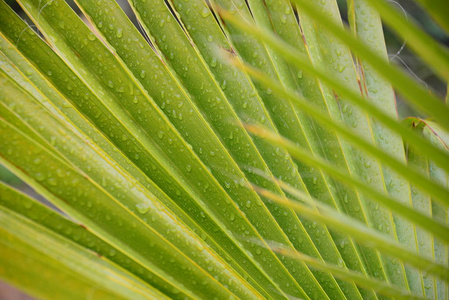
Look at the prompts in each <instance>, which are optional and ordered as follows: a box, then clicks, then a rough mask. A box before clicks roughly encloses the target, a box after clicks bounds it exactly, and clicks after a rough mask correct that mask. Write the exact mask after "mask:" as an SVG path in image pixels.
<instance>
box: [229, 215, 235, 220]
mask: <svg viewBox="0 0 449 300" xmlns="http://www.w3.org/2000/svg"><path fill="white" fill-rule="evenodd" d="M229 220H231V222H234V220H235V214H234V213H232V214H231V216H230V217H229Z"/></svg>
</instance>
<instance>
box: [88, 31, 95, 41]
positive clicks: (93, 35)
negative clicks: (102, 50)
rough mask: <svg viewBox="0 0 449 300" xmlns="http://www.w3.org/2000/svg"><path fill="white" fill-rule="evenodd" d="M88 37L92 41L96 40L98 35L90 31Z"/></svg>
mask: <svg viewBox="0 0 449 300" xmlns="http://www.w3.org/2000/svg"><path fill="white" fill-rule="evenodd" d="M87 38H88V39H89V40H91V41H95V39H96V36H95V34H94V33H93V32H89V34H88V35H87Z"/></svg>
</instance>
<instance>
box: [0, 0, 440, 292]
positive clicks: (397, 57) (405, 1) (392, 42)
mask: <svg viewBox="0 0 449 300" xmlns="http://www.w3.org/2000/svg"><path fill="white" fill-rule="evenodd" d="M337 1H338V4H339V6H340V10H341V14H342V18H343V19H344V20H347V17H346V14H347V11H346V0H337ZM387 1H388V2H391V5H392V6H394V7H396V8H397V9H399V10H400V11H402V12H403V14H404V15H405V16H406V17H407V18H409V19H414V20H416V21H417V22H418V23H419V24H420V25H421V26H422V28H423V29H424V30H425V31H426V32H428V33H429V34H430V35H431V36H433V37H434V38H435V39H436V40H438V41H440V42H441V43H442V44H445V45H446V46H449V36H448V35H446V34H445V33H444V32H443V31H442V30H441V29H440V28H439V27H438V26H437V25H436V24H435V22H433V20H432V19H431V18H430V17H429V16H428V15H426V14H425V13H424V12H423V11H422V10H421V9H420V7H419V6H418V5H416V4H415V3H414V2H413V1H412V0H398V1H389V0H387ZM6 2H7V3H8V4H9V5H10V6H11V7H12V8H13V9H14V10H15V11H16V12H17V13H18V14H19V15H20V16H21V17H22V18H24V19H25V20H26V21H27V22H28V24H30V25H31V24H32V22H31V21H30V19H29V18H27V17H26V15H25V13H24V12H23V11H22V9H21V8H20V6H19V5H18V4H17V3H16V2H15V0H6ZM67 2H68V3H69V4H70V5H71V7H72V8H73V9H74V10H75V11H76V12H77V13H78V14H79V15H81V13H80V11H79V9H78V8H77V7H76V5H75V4H74V2H73V0H67ZM117 2H118V3H119V4H120V5H121V6H122V8H123V9H124V11H125V12H126V13H127V14H128V16H129V17H130V19H131V20H132V21H133V23H134V24H135V25H136V27H137V28H138V26H137V23H136V18H135V16H134V14H133V12H132V10H131V8H130V7H129V5H128V3H127V2H126V0H117ZM32 27H33V26H32ZM384 29H385V40H386V44H387V51H388V54H389V57H390V61H391V62H392V63H394V64H397V65H399V66H401V67H402V68H403V69H404V70H405V71H406V72H408V73H410V75H411V76H412V77H414V78H415V79H416V81H418V82H420V83H421V84H423V85H424V86H426V87H427V89H428V90H429V92H431V93H435V94H438V95H440V96H445V95H446V91H447V85H446V83H444V82H442V81H441V80H439V78H438V77H436V76H435V75H434V74H433V72H432V70H430V69H429V68H428V67H427V66H426V64H425V63H424V62H423V61H421V60H420V59H419V58H417V57H416V56H415V55H414V54H413V52H411V51H410V50H409V49H408V47H407V42H406V41H403V40H401V39H398V38H397V37H396V36H395V35H394V34H393V33H392V32H391V31H390V30H389V29H388V28H387V27H386V28H384ZM397 107H398V113H399V117H400V118H401V119H403V118H406V117H409V116H417V117H423V118H424V117H425V116H422V115H419V114H417V113H416V112H415V111H414V110H413V109H412V108H411V107H409V106H408V105H406V104H405V102H404V101H402V100H401V98H400V97H398V99H397ZM0 181H3V182H6V183H8V184H10V185H12V186H14V187H16V188H18V189H20V190H22V191H23V192H25V193H27V194H29V195H31V196H33V197H35V198H36V199H38V200H40V201H42V202H44V203H46V204H49V203H48V202H47V201H45V199H43V198H42V197H41V196H40V195H38V194H36V193H35V192H34V190H33V189H31V188H30V187H29V186H28V185H26V184H25V183H24V182H22V181H21V180H20V179H19V178H17V177H16V176H15V175H13V174H12V173H11V172H9V171H8V170H7V169H6V168H5V167H4V166H2V165H1V163H0ZM49 206H52V205H50V204H49ZM0 268H1V266H0ZM49 284H51V283H49ZM29 299H32V298H30V297H28V296H27V295H25V294H23V293H22V292H21V291H19V290H17V289H16V288H14V287H12V286H10V285H8V284H7V283H5V282H2V281H1V280H0V300H29Z"/></svg>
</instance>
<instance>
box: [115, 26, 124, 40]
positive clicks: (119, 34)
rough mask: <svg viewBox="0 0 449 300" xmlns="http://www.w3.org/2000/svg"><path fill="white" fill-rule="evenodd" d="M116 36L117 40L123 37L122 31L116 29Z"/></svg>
mask: <svg viewBox="0 0 449 300" xmlns="http://www.w3.org/2000/svg"><path fill="white" fill-rule="evenodd" d="M116 36H117V37H118V38H121V37H122V36H123V29H121V28H117V32H116Z"/></svg>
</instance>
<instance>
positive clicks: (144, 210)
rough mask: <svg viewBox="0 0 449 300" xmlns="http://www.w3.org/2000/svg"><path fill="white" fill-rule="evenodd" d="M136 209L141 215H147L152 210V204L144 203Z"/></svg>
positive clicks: (139, 204)
mask: <svg viewBox="0 0 449 300" xmlns="http://www.w3.org/2000/svg"><path fill="white" fill-rule="evenodd" d="M136 209H137V211H138V212H139V213H141V214H145V213H147V212H148V211H149V210H150V204H149V203H148V202H142V203H138V204H136Z"/></svg>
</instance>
